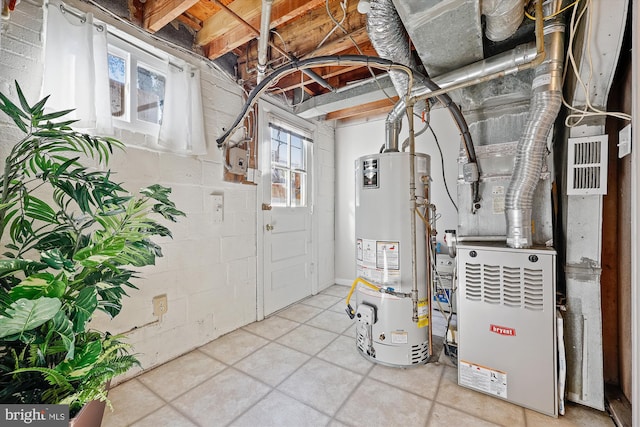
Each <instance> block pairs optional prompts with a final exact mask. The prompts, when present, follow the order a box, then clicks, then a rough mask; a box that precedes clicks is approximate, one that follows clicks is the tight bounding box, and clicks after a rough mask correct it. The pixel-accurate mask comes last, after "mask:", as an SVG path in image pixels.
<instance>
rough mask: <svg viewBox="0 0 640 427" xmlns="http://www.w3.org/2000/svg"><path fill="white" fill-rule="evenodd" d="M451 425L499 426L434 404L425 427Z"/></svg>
mask: <svg viewBox="0 0 640 427" xmlns="http://www.w3.org/2000/svg"><path fill="white" fill-rule="evenodd" d="M452 425H455V426H456V427H492V426H498V425H499V424H494V423H490V422H489V421H485V420H481V419H480V418H476V417H473V416H471V415H469V414H465V413H464V412H460V411H457V410H455V409H453V408H449V407H447V406H444V405H441V404H439V403H436V404H434V407H433V412H431V417H429V424H427V427H443V426H452Z"/></svg>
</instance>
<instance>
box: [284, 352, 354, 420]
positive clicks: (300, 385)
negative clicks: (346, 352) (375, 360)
mask: <svg viewBox="0 0 640 427" xmlns="http://www.w3.org/2000/svg"><path fill="white" fill-rule="evenodd" d="M361 379H362V376H361V375H358V374H356V373H354V372H351V371H348V370H346V369H344V368H340V367H338V366H335V365H332V364H330V363H328V362H324V361H322V360H318V359H311V360H310V361H309V362H307V363H306V364H305V365H303V366H302V367H301V368H300V369H298V370H297V371H296V372H294V373H293V375H291V376H290V377H289V378H287V379H286V380H285V381H284V382H283V383H282V384H280V385H279V386H278V390H280V391H282V392H283V393H285V394H287V395H288V396H290V397H294V398H295V399H297V400H300V401H301V402H303V403H306V404H307V405H310V406H312V407H314V408H315V409H318V410H319V411H322V412H324V413H326V414H331V415H333V414H334V413H335V412H336V411H337V410H338V408H339V407H340V406H341V405H342V403H343V402H344V401H345V399H346V398H347V397H348V396H349V395H350V394H351V392H352V391H353V390H354V389H355V388H356V386H357V385H358V383H359V382H360V380H361Z"/></svg>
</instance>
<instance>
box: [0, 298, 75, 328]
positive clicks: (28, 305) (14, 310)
mask: <svg viewBox="0 0 640 427" xmlns="http://www.w3.org/2000/svg"><path fill="white" fill-rule="evenodd" d="M61 306H62V303H61V302H60V300H59V299H57V298H47V297H42V298H38V299H36V300H28V299H24V298H23V299H19V300H18V301H15V302H14V303H13V304H11V306H10V307H9V309H8V310H6V311H7V314H8V316H11V317H7V316H0V338H4V337H9V336H12V335H18V336H17V337H16V338H19V337H21V336H22V335H23V334H24V333H25V332H27V331H29V330H31V329H34V328H37V327H38V326H40V325H42V324H44V323H45V322H47V321H49V320H51V319H52V318H53V316H55V315H56V313H57V312H58V311H59V310H60V307H61Z"/></svg>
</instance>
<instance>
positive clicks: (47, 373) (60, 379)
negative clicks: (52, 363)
mask: <svg viewBox="0 0 640 427" xmlns="http://www.w3.org/2000/svg"><path fill="white" fill-rule="evenodd" d="M23 372H40V373H41V374H44V378H45V380H46V381H47V382H48V383H49V384H51V385H53V386H59V387H64V388H70V387H71V384H69V381H67V379H66V378H65V376H64V375H62V374H61V373H60V372H58V371H56V370H54V369H50V368H40V367H33V368H21V369H16V370H15V371H13V372H11V373H12V374H20V373H23Z"/></svg>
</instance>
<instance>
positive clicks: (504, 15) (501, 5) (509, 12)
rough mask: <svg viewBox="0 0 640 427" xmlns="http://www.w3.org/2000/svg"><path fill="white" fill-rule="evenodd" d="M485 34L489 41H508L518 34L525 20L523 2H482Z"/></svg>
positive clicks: (520, 0)
mask: <svg viewBox="0 0 640 427" xmlns="http://www.w3.org/2000/svg"><path fill="white" fill-rule="evenodd" d="M482 14H483V15H484V16H485V24H486V26H485V30H484V34H485V36H487V38H488V39H489V40H493V41H494V42H499V41H502V40H506V39H508V38H509V37H511V36H512V35H513V33H515V32H516V30H517V29H518V27H519V26H520V24H521V23H522V18H524V1H523V0H482Z"/></svg>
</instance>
